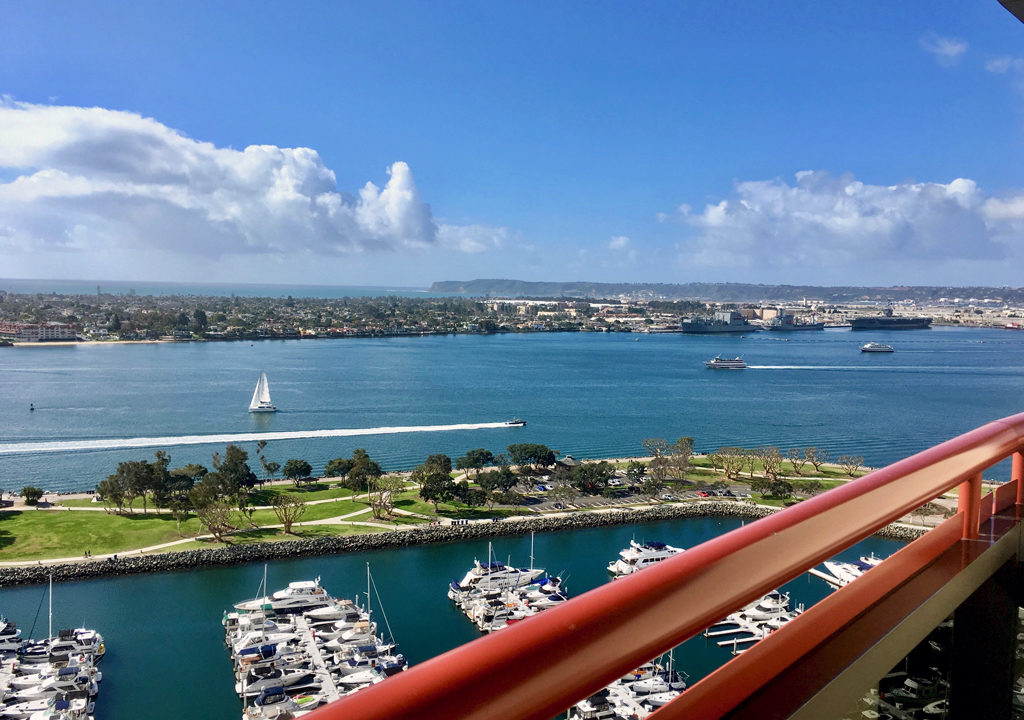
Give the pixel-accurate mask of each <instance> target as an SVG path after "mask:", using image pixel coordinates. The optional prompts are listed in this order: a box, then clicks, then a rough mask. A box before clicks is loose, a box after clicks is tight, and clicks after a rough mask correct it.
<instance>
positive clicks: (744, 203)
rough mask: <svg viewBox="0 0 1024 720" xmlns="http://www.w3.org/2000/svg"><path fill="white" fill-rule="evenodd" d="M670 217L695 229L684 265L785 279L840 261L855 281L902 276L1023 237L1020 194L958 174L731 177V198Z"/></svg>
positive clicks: (985, 254)
mask: <svg viewBox="0 0 1024 720" xmlns="http://www.w3.org/2000/svg"><path fill="white" fill-rule="evenodd" d="M677 217H680V218H682V220H683V221H684V222H685V223H687V224H688V225H690V226H692V227H693V228H694V229H695V231H696V232H695V233H694V235H693V237H691V238H688V239H687V240H686V241H683V242H680V243H679V245H678V251H679V255H680V262H681V263H683V264H684V265H686V266H694V265H697V266H702V267H705V268H723V269H730V268H731V269H734V270H740V269H743V268H746V269H754V268H760V269H764V270H766V271H776V273H782V274H786V273H787V272H788V273H789V275H790V276H793V273H794V271H797V270H805V271H808V272H818V273H828V274H839V271H841V270H842V268H849V269H850V270H851V271H855V272H858V273H860V275H861V277H862V281H869V278H870V277H871V275H872V273H873V272H875V271H878V272H879V273H880V274H881V273H882V272H883V271H885V270H888V271H890V274H891V275H892V276H894V277H898V276H899V275H900V273H901V272H902V275H903V277H904V278H905V280H904V282H910V281H911V280H912V278H911V277H908V276H907V274H906V273H908V272H911V268H913V269H914V270H915V271H916V270H920V269H922V268H925V267H932V268H935V267H938V266H940V265H943V264H947V265H948V264H950V263H952V264H955V263H958V262H959V263H964V262H975V261H1004V260H1006V259H1008V258H1010V257H1014V256H1019V255H1020V254H1021V251H1022V242H1024V241H1022V239H1021V238H1022V237H1024V235H1022V234H1021V227H1018V226H1019V225H1024V194H1022V195H1019V196H1010V197H1006V198H1002V199H996V198H990V197H986V196H985V195H984V193H983V192H982V191H981V190H980V189H979V188H978V187H977V185H976V184H975V183H974V181H972V180H969V179H964V178H958V179H956V180H953V181H952V182H950V183H948V184H942V183H910V182H908V183H902V184H899V185H890V186H881V185H867V184H865V183H862V182H860V181H858V180H857V179H855V178H854V177H852V176H849V175H844V176H841V177H836V176H833V175H831V174H829V173H827V172H823V171H804V172H799V173H797V174H796V182H795V183H794V184H789V183H786V182H784V181H782V180H780V179H775V180H767V181H751V182H741V183H738V184H737V185H736V189H735V193H734V195H733V196H731V197H729V198H727V199H724V200H721V201H720V202H716V203H712V204H709V205H707V206H706V207H705V208H704V209H703V211H700V212H693V211H691V210H689V209H688V208H682V207H681V208H680V209H679V215H678V216H677ZM768 276H769V277H770V276H771V275H768ZM777 276H778V275H776V277H777Z"/></svg>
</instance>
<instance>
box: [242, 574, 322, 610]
mask: <svg viewBox="0 0 1024 720" xmlns="http://www.w3.org/2000/svg"><path fill="white" fill-rule="evenodd" d="M330 604H331V598H330V596H328V595H327V592H326V591H325V590H324V589H323V588H322V587H320V578H317V579H316V580H299V581H296V582H291V583H288V587H286V588H285V589H284V590H278V591H277V592H275V593H273V594H272V595H266V596H264V597H261V598H254V599H252V600H245V601H243V602H240V603H235V609H236V610H249V611H252V610H273V611H274V612H278V613H301V612H306V611H308V610H313V609H315V608H319V607H324V606H325V605H330Z"/></svg>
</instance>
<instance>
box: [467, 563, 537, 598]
mask: <svg viewBox="0 0 1024 720" xmlns="http://www.w3.org/2000/svg"><path fill="white" fill-rule="evenodd" d="M543 574H544V571H543V570H541V569H539V568H515V567H510V566H508V565H506V564H505V563H503V562H484V563H482V562H480V561H479V560H474V561H473V568H472V569H471V570H470V571H469V572H467V573H466V575H465V577H463V578H462V580H461V581H459V582H456V581H454V580H453V581H452V582H451V584H450V585H449V586H448V597H449V598H451V599H452V600H453V601H457V600H458V599H459V598H460V597H461V596H462V594H463V593H465V592H467V591H470V590H476V589H483V588H496V589H503V588H514V587H520V586H522V585H528V584H530V583H531V582H533V581H534V580H535V579H537V578H538V577H540V576H541V575H543Z"/></svg>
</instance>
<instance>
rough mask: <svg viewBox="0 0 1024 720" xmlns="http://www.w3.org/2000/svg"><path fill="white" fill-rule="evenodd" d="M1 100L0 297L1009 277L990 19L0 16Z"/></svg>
mask: <svg viewBox="0 0 1024 720" xmlns="http://www.w3.org/2000/svg"><path fill="white" fill-rule="evenodd" d="M0 95H2V96H3V99H2V101H0V277H63V278H71V277H75V278H96V279H126V280H179V281H180V280H185V281H187V280H195V281H236V282H284V283H297V282H308V283H337V284H366V285H386V284H402V285H411V286H424V285H427V284H429V283H430V282H432V281H434V280H443V279H469V278H477V277H513V278H520V279H527V280H595V281H619V282H626V281H658V282H690V281H721V282H728V281H735V282H765V283H812V284H880V285H889V284H953V285H968V284H986V285H1014V286H1019V285H1021V284H1024V283H1022V280H1021V273H1020V268H1021V267H1024V262H1022V261H1024V177H1022V175H1021V170H1022V163H1021V160H1022V158H1024V152H1022V151H1024V25H1022V24H1021V23H1020V22H1019V21H1017V20H1016V19H1015V18H1014V17H1013V16H1011V15H1010V14H1009V13H1007V12H1006V11H1005V10H1004V9H1003V8H1002V6H1000V5H999V4H998V2H996V1H995V0H984V1H978V0H970V1H963V2H946V3H931V2H920V1H908V2H901V3H827V2H826V3H821V2H782V1H780V2H773V3H721V2H671V3H669V2H650V3H621V2H620V3H610V2H588V3H563V4H553V3H529V2H528V3H498V2H490V3H469V2H460V3H452V2H431V3H411V2H409V3H404V2H402V3H395V2H375V3H358V4H356V3H341V2H299V3H251V2H247V3H242V2H218V3H193V2H176V3H155V2H106V3H88V4H87V3H80V2H42V3H21V2H14V1H12V0H3V1H0ZM368 183H371V185H368Z"/></svg>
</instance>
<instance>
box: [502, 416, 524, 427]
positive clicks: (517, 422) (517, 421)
mask: <svg viewBox="0 0 1024 720" xmlns="http://www.w3.org/2000/svg"><path fill="white" fill-rule="evenodd" d="M525 424H526V421H525V420H523V419H522V418H512V419H511V420H506V421H505V425H507V426H508V427H522V426H523V425H525Z"/></svg>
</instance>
